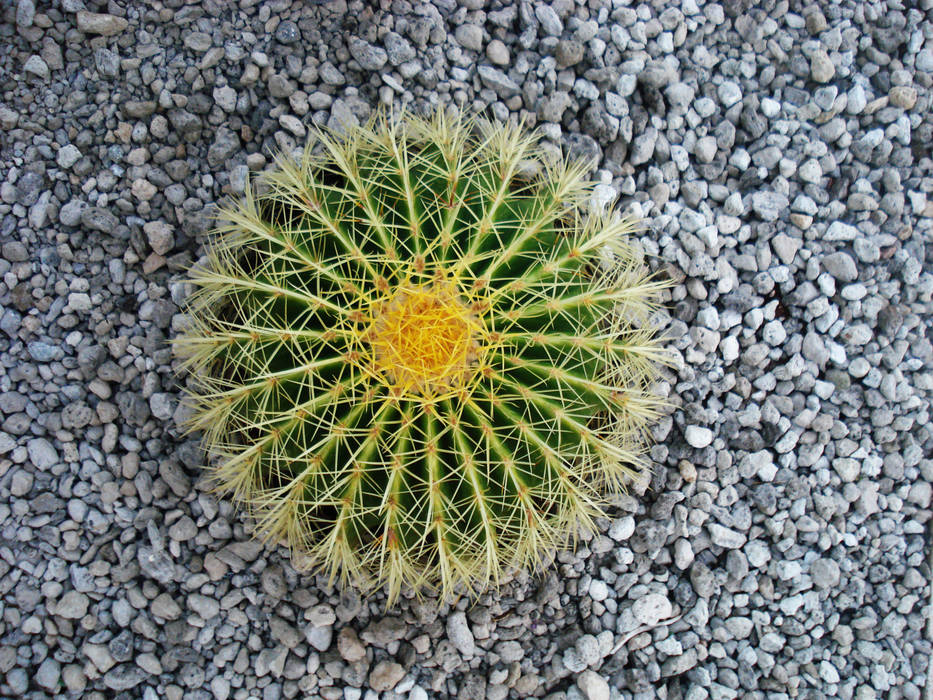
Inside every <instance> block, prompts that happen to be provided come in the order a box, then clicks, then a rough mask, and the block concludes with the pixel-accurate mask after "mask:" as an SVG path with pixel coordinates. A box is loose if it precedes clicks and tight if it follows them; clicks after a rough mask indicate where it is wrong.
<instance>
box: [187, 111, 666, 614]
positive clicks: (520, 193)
mask: <svg viewBox="0 0 933 700" xmlns="http://www.w3.org/2000/svg"><path fill="white" fill-rule="evenodd" d="M317 144H319V146H318V148H319V149H320V150H319V152H317V153H316V152H314V151H313V150H312V147H311V144H309V146H308V147H307V148H306V149H305V151H304V154H303V156H302V157H301V158H300V159H298V160H293V159H290V158H285V157H281V158H279V159H278V160H277V163H276V167H275V168H274V169H272V170H271V171H270V172H268V173H267V174H266V175H264V177H263V187H264V191H263V193H262V194H258V193H257V191H256V190H254V189H253V188H248V189H247V192H246V194H245V196H244V197H243V198H242V199H241V200H240V201H238V202H236V203H235V204H233V205H231V206H230V207H228V208H226V209H224V210H223V211H222V212H221V215H222V218H223V219H224V220H225V221H226V222H227V223H226V224H225V225H224V226H222V227H221V228H220V229H219V230H218V231H217V232H216V233H215V235H214V236H213V238H212V240H211V243H210V246H209V251H208V255H207V259H206V262H203V263H202V264H201V265H200V266H198V267H196V268H195V269H193V270H192V272H191V282H192V283H193V285H194V287H195V291H194V293H193V294H192V296H191V297H190V298H189V301H188V313H189V319H190V324H189V327H188V328H187V330H186V331H185V332H184V333H183V334H182V336H181V337H180V338H178V339H177V341H176V345H177V349H178V351H179V353H180V355H181V357H182V358H183V359H184V362H183V367H184V368H185V369H188V370H190V371H191V373H192V377H193V381H192V382H191V385H192V387H193V388H192V390H191V393H190V409H191V420H190V422H189V424H188V427H189V428H190V429H191V430H203V431H204V434H205V438H204V439H205V445H206V447H207V449H208V451H209V453H210V454H211V455H212V456H213V458H214V459H213V464H214V465H215V466H214V467H213V468H212V469H213V477H214V478H215V479H216V482H217V485H218V488H219V489H220V490H221V491H224V492H229V493H231V494H232V495H233V496H234V497H235V499H236V500H238V501H240V502H242V503H243V504H244V505H245V507H246V508H247V509H248V511H249V513H250V514H251V515H252V516H253V517H254V518H255V521H256V527H257V531H258V532H259V533H260V534H262V535H263V536H265V537H266V538H269V539H274V540H284V541H285V542H287V544H288V545H290V547H291V548H292V550H293V552H294V553H295V555H296V556H297V557H299V563H302V562H304V563H307V564H309V565H312V566H315V567H318V568H320V569H322V570H324V571H325V572H326V573H328V574H329V575H330V576H331V578H332V580H333V578H334V577H339V578H340V579H341V580H342V581H343V582H347V581H352V582H354V583H357V584H358V585H363V586H366V585H370V586H375V585H383V584H388V591H389V600H390V602H391V600H393V599H394V598H395V597H396V596H397V595H398V593H399V591H400V589H401V588H402V586H406V585H407V586H412V587H414V588H415V589H416V590H417V589H418V588H420V587H421V586H431V587H439V588H440V589H441V591H442V593H444V594H446V593H449V592H450V591H452V590H453V589H454V588H455V587H456V586H458V584H463V585H465V586H466V587H467V588H470V589H473V590H478V589H482V588H484V587H485V586H487V585H489V584H490V583H498V581H499V580H500V578H501V576H502V575H503V573H504V572H506V571H509V570H512V569H514V568H519V567H528V566H532V567H533V566H535V565H537V564H539V563H540V562H541V560H542V557H543V556H545V554H546V553H547V552H548V551H549V550H550V549H552V548H553V547H554V546H556V545H561V544H563V543H565V542H566V541H567V539H568V536H575V533H577V532H578V531H579V528H580V527H581V526H582V527H584V528H590V529H592V528H593V527H594V523H593V520H594V518H595V517H597V516H599V515H600V514H601V513H602V508H603V507H604V506H605V505H606V503H607V494H611V493H613V492H617V491H618V490H620V489H621V488H623V487H624V485H625V483H626V481H627V480H628V479H630V478H632V477H635V476H637V475H638V474H639V472H640V471H641V469H642V467H643V466H644V465H643V451H644V449H643V441H644V437H645V434H644V433H645V430H646V426H647V425H648V424H649V423H650V422H651V420H652V419H653V418H655V417H656V415H657V412H658V410H659V407H660V406H659V402H658V401H657V399H656V398H655V397H654V396H653V394H652V392H651V384H652V383H653V381H654V380H655V378H656V376H657V375H656V373H657V366H658V362H659V361H662V362H663V361H664V360H665V359H666V355H665V353H664V351H663V349H662V348H661V346H660V344H659V341H658V339H657V337H656V334H655V332H654V330H653V329H652V328H651V327H650V324H646V321H647V319H648V317H649V315H650V314H651V312H652V311H653V310H654V308H655V304H656V302H657V299H658V293H659V291H660V290H661V289H662V288H663V287H664V286H665V283H664V282H662V281H659V280H656V279H654V278H653V277H652V276H651V275H649V274H648V272H647V269H646V267H645V266H644V264H643V262H642V259H641V257H640V255H639V254H638V252H637V250H636V249H635V248H634V247H633V246H632V245H630V244H629V243H627V242H626V237H627V235H628V234H629V233H631V232H632V230H633V229H634V227H635V224H634V222H633V221H631V220H628V219H623V218H620V217H619V216H617V215H615V214H613V213H593V214H587V213H585V212H584V211H583V204H584V202H585V200H586V198H587V197H588V196H589V195H590V193H591V191H592V186H591V185H590V184H589V183H587V182H586V180H585V174H586V172H587V171H588V169H589V164H583V163H577V162H573V161H569V160H559V159H558V160H556V161H555V160H553V159H546V158H544V157H543V153H542V151H541V150H540V149H539V147H538V143H537V140H536V137H535V136H534V135H531V134H528V133H527V132H526V131H525V130H524V129H522V128H521V127H520V126H504V125H498V124H488V123H481V122H480V123H475V122H472V121H470V120H467V119H464V118H462V117H450V116H447V115H445V114H444V113H442V112H438V113H437V114H435V115H434V116H433V117H432V118H417V117H406V118H390V117H386V116H380V117H377V118H376V119H374V120H373V122H371V123H370V124H368V125H366V126H364V127H359V128H355V129H353V130H351V131H350V132H348V133H347V134H345V135H343V136H337V135H334V134H328V133H321V134H319V135H318V138H317ZM529 164H531V165H533V166H534V167H535V168H537V169H538V171H539V172H538V173H537V174H528V167H527V166H528V165H529Z"/></svg>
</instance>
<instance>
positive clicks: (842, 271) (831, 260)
mask: <svg viewBox="0 0 933 700" xmlns="http://www.w3.org/2000/svg"><path fill="white" fill-rule="evenodd" d="M820 264H821V265H822V266H823V269H824V270H826V271H827V272H828V273H829V274H831V275H832V276H833V277H835V278H836V279H837V280H840V281H841V282H854V281H855V280H857V279H858V268H857V267H856V266H855V261H854V260H853V259H852V257H851V256H850V255H849V254H848V253H844V252H842V251H840V252H838V253H832V254H830V255H826V256H824V257H823V259H822V260H821V261H820Z"/></svg>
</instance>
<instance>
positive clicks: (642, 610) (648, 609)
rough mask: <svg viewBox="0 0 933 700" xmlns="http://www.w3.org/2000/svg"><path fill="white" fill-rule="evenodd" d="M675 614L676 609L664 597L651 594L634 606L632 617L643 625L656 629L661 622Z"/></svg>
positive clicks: (637, 601)
mask: <svg viewBox="0 0 933 700" xmlns="http://www.w3.org/2000/svg"><path fill="white" fill-rule="evenodd" d="M673 614H674V607H673V605H671V601H669V600H668V599H667V598H666V597H664V596H663V595H660V594H659V593H649V594H647V595H644V596H642V597H641V598H639V599H638V600H636V601H635V604H634V605H632V615H634V616H635V619H636V620H638V622H639V623H641V624H643V625H648V626H649V627H654V626H655V625H657V624H658V623H659V622H660V621H661V620H666V619H667V618H669V617H670V616H671V615H673Z"/></svg>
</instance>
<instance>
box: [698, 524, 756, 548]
mask: <svg viewBox="0 0 933 700" xmlns="http://www.w3.org/2000/svg"><path fill="white" fill-rule="evenodd" d="M706 527H707V529H709V539H710V542H712V543H713V544H715V545H717V546H719V547H723V548H725V549H739V548H740V547H742V546H744V545H745V542H746V541H747V540H748V538H747V537H746V536H745V535H743V534H742V533H741V532H736V531H735V530H731V529H729V528H728V527H723V526H722V525H720V524H719V523H708V524H707V526H706Z"/></svg>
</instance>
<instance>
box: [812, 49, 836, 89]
mask: <svg viewBox="0 0 933 700" xmlns="http://www.w3.org/2000/svg"><path fill="white" fill-rule="evenodd" d="M835 74H836V67H835V66H834V65H833V62H832V59H830V57H829V54H828V53H826V51H825V50H824V49H817V50H816V51H814V52H813V55H812V56H811V57H810V77H811V78H813V80H815V81H816V82H818V83H828V82H829V81H830V80H832V78H833V76H834V75H835Z"/></svg>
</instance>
